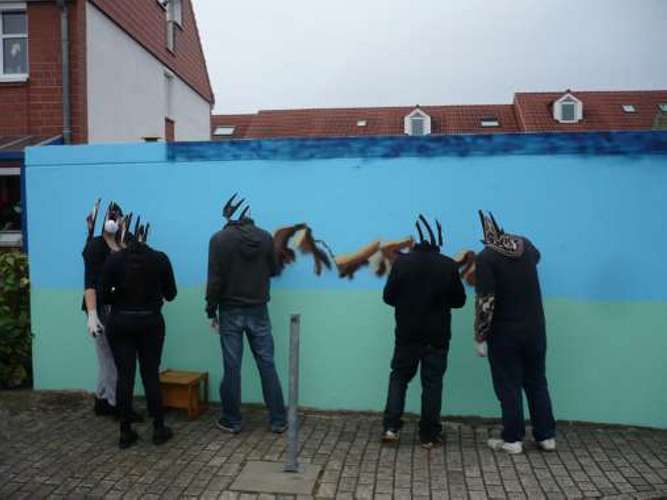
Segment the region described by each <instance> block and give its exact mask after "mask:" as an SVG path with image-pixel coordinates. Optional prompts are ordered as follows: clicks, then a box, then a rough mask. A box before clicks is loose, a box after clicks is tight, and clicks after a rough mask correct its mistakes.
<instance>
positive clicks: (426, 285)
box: [383, 215, 466, 448]
mask: <svg viewBox="0 0 667 500" xmlns="http://www.w3.org/2000/svg"><path fill="white" fill-rule="evenodd" d="M419 217H420V220H421V221H422V223H423V224H424V226H425V227H426V229H427V230H428V232H429V236H430V242H428V243H427V242H425V241H424V236H423V233H422V230H421V228H420V225H419V220H418V221H417V230H418V232H419V237H420V242H419V243H418V244H416V245H415V246H414V248H413V249H412V251H411V252H410V253H408V254H404V255H400V256H399V257H397V258H396V261H395V262H394V264H393V266H392V269H391V272H390V274H389V278H388V280H387V284H386V285H385V288H384V294H383V295H384V301H385V302H386V303H387V304H389V305H390V306H394V308H395V317H396V330H395V333H396V341H395V347H394V356H393V359H392V361H391V374H390V376H389V391H388V395H387V405H386V408H385V411H384V434H383V441H385V442H394V441H397V440H398V437H399V431H400V429H401V427H402V425H403V422H402V420H401V417H402V415H403V410H404V407H405V392H406V390H407V387H408V383H409V382H410V381H411V380H412V378H413V377H414V376H415V374H416V373H417V368H419V367H420V366H421V368H420V376H421V383H422V407H421V419H420V421H419V438H420V440H421V443H422V445H423V446H424V447H425V448H432V447H434V446H437V445H439V444H441V442H442V439H441V436H440V435H441V433H442V425H441V423H440V410H441V406H442V382H443V377H444V375H445V370H446V369H447V353H448V351H449V340H450V338H451V326H450V323H451V312H450V309H452V308H460V307H463V305H464V304H465V301H466V294H465V290H464V289H463V284H462V283H461V279H460V277H459V273H458V265H457V264H456V262H455V261H454V260H453V259H450V258H449V257H446V256H445V255H442V254H440V247H441V246H442V229H441V227H440V224H439V223H438V233H439V234H438V240H437V242H436V239H435V236H434V234H433V231H432V230H431V228H430V226H429V225H428V222H427V221H426V219H425V218H424V217H423V216H421V215H420V216H419Z"/></svg>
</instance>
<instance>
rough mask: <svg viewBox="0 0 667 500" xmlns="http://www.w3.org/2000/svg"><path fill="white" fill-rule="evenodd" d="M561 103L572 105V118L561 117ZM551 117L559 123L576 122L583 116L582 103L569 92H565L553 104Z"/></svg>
mask: <svg viewBox="0 0 667 500" xmlns="http://www.w3.org/2000/svg"><path fill="white" fill-rule="evenodd" d="M563 104H573V105H574V118H573V119H572V120H565V119H563ZM553 117H554V120H556V121H557V122H559V123H578V122H579V121H581V120H582V119H583V117H584V105H583V103H582V102H581V101H580V100H579V99H577V98H576V97H575V96H573V95H572V94H571V93H570V92H567V93H565V94H564V95H563V96H561V97H560V98H559V99H558V100H557V101H555V102H554V105H553Z"/></svg>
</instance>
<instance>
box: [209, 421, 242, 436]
mask: <svg viewBox="0 0 667 500" xmlns="http://www.w3.org/2000/svg"><path fill="white" fill-rule="evenodd" d="M215 425H216V427H217V428H218V429H220V430H221V431H223V432H229V433H230V434H238V433H239V432H241V428H240V427H239V428H236V427H232V426H230V425H227V424H224V423H223V422H222V419H220V420H217V421H216V422H215Z"/></svg>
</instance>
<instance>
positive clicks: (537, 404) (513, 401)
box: [488, 332, 556, 443]
mask: <svg viewBox="0 0 667 500" xmlns="http://www.w3.org/2000/svg"><path fill="white" fill-rule="evenodd" d="M488 346H489V364H490V365H491V376H492V378H493V388H494V389H495V392H496V396H497V397H498V400H499V401H500V406H501V409H502V414H503V432H502V435H501V437H502V439H503V441H506V442H509V443H513V442H516V441H521V440H522V439H523V437H524V436H525V434H526V427H525V422H524V418H523V395H522V390H523V391H525V392H526V398H527V399H528V410H529V411H530V421H531V423H532V425H533V437H534V438H535V440H536V441H543V440H545V439H550V438H553V437H554V436H555V434H556V423H555V421H554V416H553V413H552V410H551V398H550V397H549V388H548V387H547V377H546V370H545V360H546V352H547V341H546V336H545V335H544V333H542V332H540V333H537V334H534V335H523V336H520V335H512V334H503V333H502V332H493V333H492V334H491V335H489V340H488Z"/></svg>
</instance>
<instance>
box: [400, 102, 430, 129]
mask: <svg viewBox="0 0 667 500" xmlns="http://www.w3.org/2000/svg"><path fill="white" fill-rule="evenodd" d="M403 131H404V132H405V133H406V134H408V135H416V136H422V135H429V134H430V133H431V117H430V116H429V115H427V114H426V113H424V112H423V111H422V110H421V109H420V108H419V106H417V107H416V108H415V109H414V111H412V113H410V114H409V115H407V116H405V118H404V119H403Z"/></svg>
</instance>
